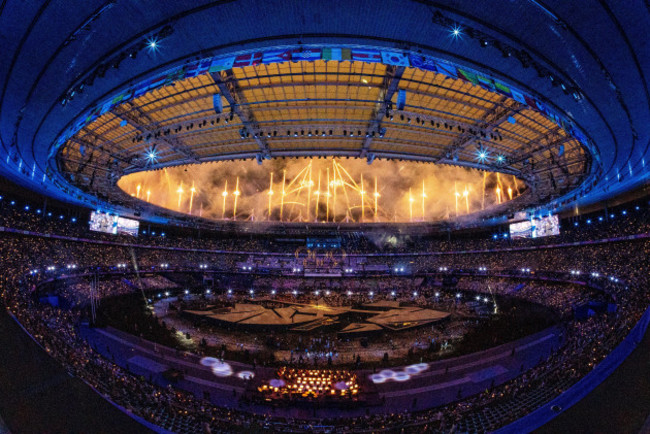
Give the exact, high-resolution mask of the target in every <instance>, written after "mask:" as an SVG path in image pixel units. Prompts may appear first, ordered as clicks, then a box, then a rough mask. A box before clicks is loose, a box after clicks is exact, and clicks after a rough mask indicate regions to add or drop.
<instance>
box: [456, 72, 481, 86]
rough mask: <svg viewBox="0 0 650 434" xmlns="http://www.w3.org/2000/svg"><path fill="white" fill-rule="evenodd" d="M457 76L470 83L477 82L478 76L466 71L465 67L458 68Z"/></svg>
mask: <svg viewBox="0 0 650 434" xmlns="http://www.w3.org/2000/svg"><path fill="white" fill-rule="evenodd" d="M458 78H460V79H461V80H464V81H469V82H470V83H472V84H478V77H477V76H476V74H474V73H473V72H470V71H467V70H466V69H460V68H458Z"/></svg>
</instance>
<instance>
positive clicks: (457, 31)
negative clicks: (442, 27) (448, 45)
mask: <svg viewBox="0 0 650 434" xmlns="http://www.w3.org/2000/svg"><path fill="white" fill-rule="evenodd" d="M449 33H450V34H449V36H450V37H452V38H453V39H458V38H462V37H463V28H462V27H461V26H460V25H459V24H454V25H453V27H452V28H451V29H449Z"/></svg>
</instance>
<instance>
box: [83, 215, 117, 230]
mask: <svg viewBox="0 0 650 434" xmlns="http://www.w3.org/2000/svg"><path fill="white" fill-rule="evenodd" d="M89 224H90V230H91V231H97V232H106V233H107V234H116V233H117V216H116V215H110V214H108V213H103V212H97V211H93V212H92V213H91V214H90V222H89Z"/></svg>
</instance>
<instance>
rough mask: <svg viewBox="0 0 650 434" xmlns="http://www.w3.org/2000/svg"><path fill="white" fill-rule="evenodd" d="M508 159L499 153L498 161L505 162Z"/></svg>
mask: <svg viewBox="0 0 650 434" xmlns="http://www.w3.org/2000/svg"><path fill="white" fill-rule="evenodd" d="M505 161H506V157H505V156H503V155H497V163H499V164H503V163H505Z"/></svg>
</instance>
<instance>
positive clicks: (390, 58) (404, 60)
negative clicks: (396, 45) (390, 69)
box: [381, 51, 410, 66]
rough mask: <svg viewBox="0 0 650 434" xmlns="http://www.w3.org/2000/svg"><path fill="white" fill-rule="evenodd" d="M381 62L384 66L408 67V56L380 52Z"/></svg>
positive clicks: (395, 52)
mask: <svg viewBox="0 0 650 434" xmlns="http://www.w3.org/2000/svg"><path fill="white" fill-rule="evenodd" d="M381 61H382V63H384V64H385V65H397V66H410V63H409V58H408V55H406V54H404V53H399V52H397V51H382V52H381Z"/></svg>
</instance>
